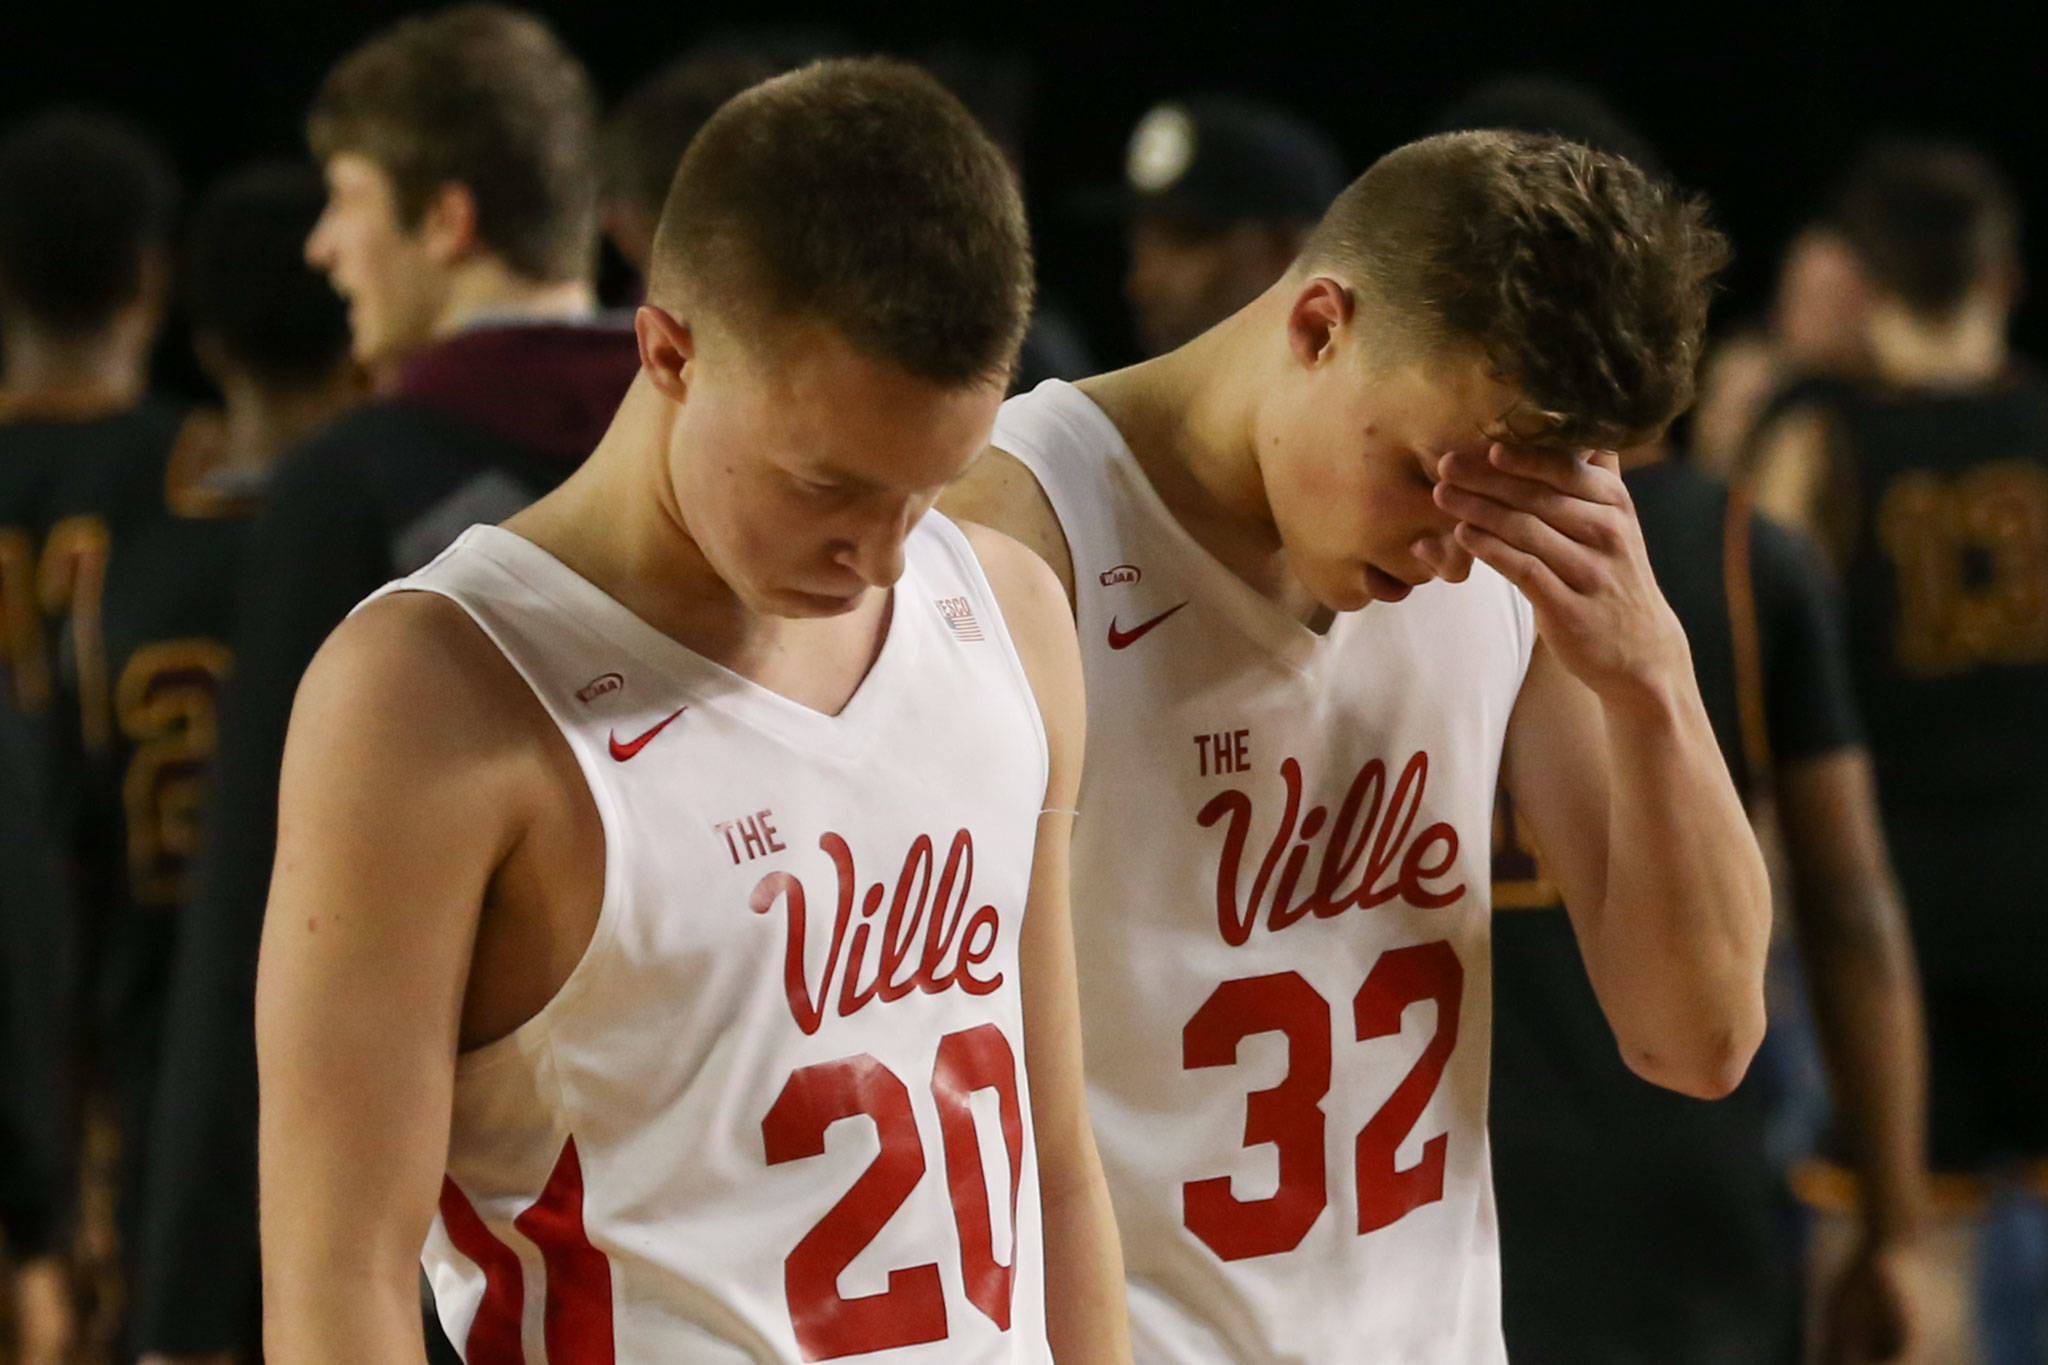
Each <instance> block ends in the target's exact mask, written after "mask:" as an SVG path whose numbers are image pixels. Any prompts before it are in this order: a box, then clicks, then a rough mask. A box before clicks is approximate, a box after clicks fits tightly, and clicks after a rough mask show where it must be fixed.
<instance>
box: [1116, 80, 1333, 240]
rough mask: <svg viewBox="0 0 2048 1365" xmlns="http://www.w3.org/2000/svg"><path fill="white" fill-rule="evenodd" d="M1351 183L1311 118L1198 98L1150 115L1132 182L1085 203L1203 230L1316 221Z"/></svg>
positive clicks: (1226, 98) (1127, 161)
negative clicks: (1210, 227) (1180, 223)
mask: <svg viewBox="0 0 2048 1365" xmlns="http://www.w3.org/2000/svg"><path fill="white" fill-rule="evenodd" d="M1346 179H1347V177H1346V176H1345V173H1344V158H1343V156H1342V154H1341V153H1339V152H1338V150H1337V145H1336V143H1335V142H1333V141H1332V140H1331V139H1330V138H1329V136H1328V135H1327V134H1325V133H1324V132H1323V131H1322V130H1321V129H1320V128H1317V127H1316V126H1315V125H1314V124H1311V123H1309V122H1308V121H1307V120H1306V119H1303V118H1301V117H1300V116H1298V115H1296V114H1294V113H1291V112H1289V111H1288V110H1286V109H1282V108H1279V107H1278V106H1276V105H1271V104H1265V103H1261V102H1259V101H1257V100H1249V99H1241V98H1238V97H1235V96H1230V95H1190V96H1187V97H1185V98H1182V99H1170V100H1166V101H1164V102H1163V103H1160V104H1156V105H1154V106H1152V108H1151V109H1149V110H1147V111H1146V113H1145V116H1144V117H1143V118H1141V119H1139V120H1138V123H1137V126H1136V127H1135V128H1133V129H1132V130H1131V138H1130V142H1129V144H1128V145H1127V147H1126V150H1125V153H1124V182H1123V184H1122V185H1121V186H1119V187H1118V188H1116V189H1115V190H1110V191H1097V192H1095V193H1093V194H1090V195H1088V196H1086V197H1085V199H1084V200H1083V206H1084V207H1086V208H1090V209H1093V210H1095V211H1097V212H1102V211H1108V212H1113V213H1117V214H1120V215H1123V216H1128V217H1138V216H1151V215H1156V216H1158V217H1162V218H1172V219H1175V220H1177V221H1179V222H1184V223H1189V224H1194V225H1199V226H1216V227H1223V226H1225V225H1227V224H1230V223H1236V222H1245V221H1253V222H1283V223H1313V222H1315V221H1316V220H1317V219H1319V218H1321V217H1322V216H1323V210H1324V209H1326V208H1328V207H1329V206H1330V201H1331V200H1332V199H1335V198H1336V197H1337V192H1338V191H1339V190H1341V189H1343V188H1344V185H1345V182H1346Z"/></svg>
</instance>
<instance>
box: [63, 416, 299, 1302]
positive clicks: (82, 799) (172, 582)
mask: <svg viewBox="0 0 2048 1365" xmlns="http://www.w3.org/2000/svg"><path fill="white" fill-rule="evenodd" d="M146 473H147V477H146V478H137V479H132V480H130V481H129V483H130V486H129V487H128V488H126V489H124V490H121V491H122V492H123V493H124V494H125V496H117V497H112V498H106V497H104V496H103V497H102V501H103V504H104V511H103V512H101V513H99V514H98V516H99V518H100V522H101V524H102V525H103V527H104V535H103V536H102V537H101V539H102V540H103V542H104V543H105V544H106V545H107V546H108V547H109V550H110V553H109V554H108V557H107V559H106V561H105V566H104V572H103V573H102V574H101V575H100V581H99V582H98V583H97V584H96V585H95V588H94V591H95V592H96V594H97V599H98V600H97V608H96V610H95V612H94V614H93V619H92V621H91V623H90V624H91V626H92V629H93V631H94V633H95V636H96V639H95V641H94V643H93V645H92V647H91V648H89V649H75V648H74V650H73V651H72V652H73V653H75V654H77V655H78V656H79V657H80V658H81V660H82V661H83V662H82V663H81V665H80V666H78V667H73V668H69V669H66V670H64V671H63V672H62V674H61V683H60V696H59V707H58V713H59V714H60V715H61V716H63V717H65V718H66V719H67V721H68V722H69V723H72V724H75V725H76V727H77V730H78V734H77V736H76V745H75V752H76V753H77V754H78V755H79V761H78V765H77V771H78V773H79V780H78V783H77V789H78V790H77V799H76V801H75V809H74V811H73V815H72V822H73V829H74V841H75V843H76V845H77V846H78V847H79V848H80V850H81V851H82V854H83V856H82V857H81V858H80V859H79V866H80V868H81V869H82V871H83V873H84V876H83V879H82V884H81V891H80V896H79V900H80V913H81V918H82V921H83V926H84V928H83V934H82V937H83V943H84V948H83V951H82V953H81V954H80V958H81V961H82V965H83V970H84V977H85V982H84V986H85V989H86V991H87V997H86V1000H87V1009H86V1011H85V1014H84V1020H85V1022H86V1025H87V1036H88V1041H89V1050H88V1056H89V1059H90V1062H91V1065H92V1076H93V1081H94V1084H95V1086H96V1087H97V1088H98V1089H99V1090H101V1091H102V1092H103V1093H104V1094H105V1096H106V1098H107V1100H108V1101H109V1103H110V1105H111V1112H112V1115H113V1118H114V1120H115V1123H116V1126H117V1130H118V1132H119V1134H120V1138H121V1142H120V1147H119V1151H120V1155H121V1162H120V1166H119V1168H118V1174H117V1193H118V1199H117V1203H116V1212H117V1220H118V1226H119V1227H120V1229H121V1233H122V1242H123V1247H124V1251H125V1252H126V1254H127V1256H128V1258H129V1259H130V1260H131V1261H132V1260H133V1258H134V1256H135V1254H136V1250H137V1245H138V1241H139V1238H138V1231H139V1227H138V1222H137V1219H138V1216H139V1212H140V1210H141V1208H142V1207H143V1200H144V1198H145V1191H143V1190H142V1189H141V1184H142V1180H143V1159H144V1154H145V1153H146V1152H147V1150H148V1126H149V1122H150V1117H151V1113H152V1110H153V1107H154V1101H155V1092H156V1082H157V1077H158V1073H159V1068H158V1062H159V1060H160V1057H161V1052H162V1032H163V1021H164V1012H165V1008H166V998H167V994H168V982H169V979H170V972H171V967H172V963H173V960H174V953H175V949H176V944H177V939H178V936H179V934H180V933H181V930H182V925H181V918H182V916H181V911H182V909H183V907H184V906H185V904H186V903H187V902H188V901H189V899H190V897H191V890H192V877H193V867H194V862H195V859H196V855H197V853H198V848H199V842H200V817H201V812H202V809H203V797H204V792H205V787H206V782H207V778H208V775H209V772H210V768H211V763H212V759H213V753H214V736H215V733H216V729H217V720H216V716H217V703H218V699H219V695H220V692H221V689H222V687H223V685H224V684H225V682H226V680H227V677H228V674H229V672H230V669H231V656H230V652H229V651H230V643H231V641H232V639H233V625H234V613H235V603H236V597H237V592H238V588H239V583H240V578H241V568H242V561H243V557H244V547H245V544H246V541H247V536H248V527H249V520H250V516H251V514H252V513H253V512H254V511H255V507H256V496H257V494H258V492H259V483H258V481H257V479H256V478H255V477H254V476H252V475H251V474H250V473H247V472H244V471H238V470H237V469H236V468H234V467H232V466H229V465H228V464H226V463H225V459H224V451H223V449H222V441H221V430H220V424H219V422H218V420H217V419H216V418H214V417H213V416H212V415H211V414H195V415H194V416H193V417H192V418H190V419H188V421H187V422H186V423H185V424H184V426H183V427H182V428H181V431H180V436H179V440H178V442H177V443H176V444H175V445H174V446H173V447H172V448H171V449H170V450H168V451H164V452H160V453H159V455H158V457H157V459H156V460H155V461H154V462H153V463H152V464H150V465H149V466H148V467H147V470H146ZM103 491H104V490H102V492H103ZM64 494H65V490H64V488H63V485H62V482H61V481H60V483H59V486H58V496H59V500H60V501H62V500H63V498H64ZM79 496H81V497H82V496H83V495H79ZM60 525H61V523H60ZM80 619H81V621H82V620H83V618H80ZM79 628H80V627H76V626H75V627H74V631H73V634H74V635H75V634H76V633H77V630H78V629H79ZM88 667H89V668H90V670H91V671H90V672H88V671H87V669H88Z"/></svg>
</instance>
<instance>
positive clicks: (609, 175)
mask: <svg viewBox="0 0 2048 1365" xmlns="http://www.w3.org/2000/svg"><path fill="white" fill-rule="evenodd" d="M788 69H789V67H788V66H786V65H783V64H781V63H778V62H776V61H775V60H774V59H773V58H771V57H769V56H768V55H766V54H765V53H760V52H755V51H753V50H751V49H749V48H746V47H740V46H736V45H731V44H715V45H714V44H707V45H705V46H704V47H701V48H697V49H693V50H692V51H689V52H686V53H684V54H683V55H682V56H680V57H678V58H676V59H675V60H674V61H672V62H670V63H669V64H668V65H666V66H664V67H662V68H661V69H660V70H659V71H656V72H655V73H654V74H653V75H651V76H649V77H648V78H647V79H646V80H644V81H642V82H641V83H640V84H639V85H636V86H634V87H633V89H632V90H631V91H629V92H627V94H626V96H625V98H624V99H622V100H620V101H619V104H618V107H617V108H615V109H613V110H612V112H611V114H610V115H609V116H608V117H607V118H606V119H605V125H604V134H603V138H604V148H603V150H604V196H605V198H606V200H607V201H609V202H611V203H614V204H620V205H624V206H627V207H630V208H634V209H638V210H640V211H642V212H644V213H646V215H647V217H648V219H649V220H650V221H651V220H653V219H655V218H659V217H660V216H661V209H662V205H664V204H666V203H667V202H668V187H669V184H670V182H672V181H673V180H674V179H675V178H676V167H677V166H680V165H681V164H682V161H683V153H684V152H685V151H687V150H689V146H690V142H691V139H693V138H695V137H696V136H697V130H698V129H699V128H702V127H703V126H704V123H705V120H707V119H709V118H710V117H711V116H712V115H713V114H715V113H717V112H718V107H719V106H720V105H722V104H724V103H725V102H726V101H727V100H729V99H731V98H732V97H733V96H734V95H737V94H739V93H740V91H742V90H745V89H747V88H749V87H750V86H755V85H759V84H760V83H761V82H762V81H765V80H767V79H769V78H770V77H771V76H779V75H781V74H782V73H783V72H784V71H787V70H788Z"/></svg>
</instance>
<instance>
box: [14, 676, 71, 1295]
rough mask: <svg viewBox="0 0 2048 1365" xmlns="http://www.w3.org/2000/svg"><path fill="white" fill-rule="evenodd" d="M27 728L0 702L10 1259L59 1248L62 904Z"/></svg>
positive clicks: (63, 1193) (62, 1232)
mask: <svg viewBox="0 0 2048 1365" xmlns="http://www.w3.org/2000/svg"><path fill="white" fill-rule="evenodd" d="M37 754H38V749H37V745H36V744H35V742H34V739H33V734H32V731H31V728H30V725H29V723H28V721H27V719H26V717H24V716H23V715H22V714H21V712H20V711H19V710H18V709H17V708H16V707H15V706H14V705H13V704H12V703H11V702H9V701H7V700H5V699H0V1233H4V1234H5V1236H6V1239H7V1248H8V1251H9V1253H10V1254H11V1255H12V1256H13V1257H14V1258H15V1259H17V1260H21V1259H26V1258H30V1257H35V1256H41V1255H44V1254H46V1253H50V1252H55V1251H58V1250H61V1249H62V1247H63V1246H64V1244H65V1241H66V1232H67V1227H68V1222H69V1216H70V1211H71V1204H72V1199H71V1194H70V1185H71V1167H70V1160H69V1154H68V1148H69V1144H68V1142H67V1141H66V1128H67V1124H66V1115H67V1112H68V1109H69V1105H68V1104H67V1103H66V1095H67V1093H68V1081H69V1077H68V1075H67V1068H66V1065H65V1061H66V1057H67V1051H68V1049H67V1048H66V1046H65V1040H66V1038H67V1037H68V1033H69V1029H68V1020H69V1019H70V1017H71V1010H70V997H69V987H70V984H71V981H72V973H71V971H70V970H69V968H68V961H69V958H70V954H71V950H72V947H73V940H72V937H71V935H70V932H69V930H70V926H71V925H72V923H73V920H72V917H71V913H70V897H69V892H68V887H67V884H66V882H65V879H64V878H63V876H62V875H61V872H60V863H61V859H60V856H59V851H58V846H57V838H56V830H55V829H54V828H53V827H52V825H51V823H50V820H49V818H48V809H47V801H46V799H45V786H46V784H45V783H44V782H43V781H42V779H41V774H40V773H39V772H38V771H37Z"/></svg>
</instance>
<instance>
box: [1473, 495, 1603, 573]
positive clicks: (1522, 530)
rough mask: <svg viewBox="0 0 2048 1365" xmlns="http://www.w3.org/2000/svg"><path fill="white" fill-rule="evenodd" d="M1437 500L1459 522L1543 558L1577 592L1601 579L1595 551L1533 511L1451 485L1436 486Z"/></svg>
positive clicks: (1526, 552) (1525, 552)
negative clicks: (1523, 509)
mask: <svg viewBox="0 0 2048 1365" xmlns="http://www.w3.org/2000/svg"><path fill="white" fill-rule="evenodd" d="M1436 503H1437V506H1439V507H1441V508H1443V509H1444V511H1446V512H1449V513H1450V514H1451V515H1452V516H1454V517H1456V518H1457V519H1458V520H1459V521H1460V522H1462V523H1464V524H1466V525H1469V526H1477V527H1478V528H1479V529H1481V530H1483V531H1485V532H1487V533H1488V534H1490V535H1492V536H1494V537H1495V538H1497V539H1499V540H1503V541H1505V542H1507V543H1508V544H1509V545H1511V546H1513V547H1514V548H1515V549H1517V550H1520V551H1522V552H1523V553H1524V554H1530V555H1534V556H1535V557H1536V558H1538V559H1540V560H1542V561H1543V562H1544V563H1545V564H1547V565H1549V566H1550V569H1551V571H1552V572H1553V573H1555V574H1556V575H1557V576H1558V577H1559V578H1560V579H1562V580H1563V581H1564V582H1565V583H1566V584H1567V585H1569V586H1570V587H1571V588H1572V589H1573V590H1574V591H1576V592H1582V593H1589V592H1591V591H1593V589H1594V588H1595V587H1596V586H1597V585H1598V583H1599V566H1598V564H1597V563H1596V562H1595V560H1594V553H1593V551H1592V550H1589V549H1588V548H1587V547H1586V546H1584V545H1582V544H1580V543H1579V542H1578V541H1576V540H1573V539H1572V538H1571V537H1570V536H1567V535H1566V534H1565V533H1564V532H1562V531H1560V530H1558V529H1557V528H1556V527H1555V526H1552V525H1550V523H1548V522H1546V521H1544V520H1543V518H1541V517H1539V516H1536V515H1535V514H1534V513H1530V512H1524V511H1522V510H1521V509H1520V508H1515V507H1509V506H1507V505H1506V504H1505V503H1499V502H1495V501H1494V500H1493V499H1492V498H1485V497H1481V496H1480V495H1479V494H1477V493H1470V492H1467V491H1466V490H1464V489H1462V488H1453V487H1450V486H1449V485H1443V486H1441V487H1439V488H1438V489H1437V492H1436Z"/></svg>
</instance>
